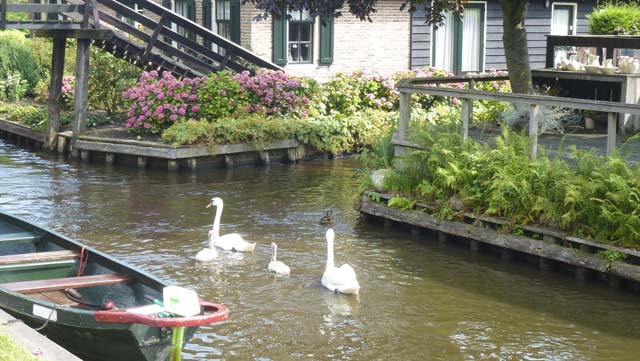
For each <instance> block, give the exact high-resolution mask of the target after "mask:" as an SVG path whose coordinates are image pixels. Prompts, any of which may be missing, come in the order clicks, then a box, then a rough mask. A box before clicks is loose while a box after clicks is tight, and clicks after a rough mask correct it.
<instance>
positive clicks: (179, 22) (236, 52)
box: [0, 0, 282, 150]
mask: <svg viewBox="0 0 640 361" xmlns="http://www.w3.org/2000/svg"><path fill="white" fill-rule="evenodd" d="M135 3H136V4H137V6H138V8H139V9H141V10H142V9H144V11H145V13H146V14H153V16H154V17H155V18H154V19H152V18H150V17H147V16H146V15H142V14H140V13H139V12H137V11H135V10H133V9H131V8H129V7H127V6H125V5H123V4H121V3H119V2H117V1H113V0H89V1H86V2H84V1H79V0H72V1H67V2H66V3H64V4H36V3H27V4H15V3H9V2H8V1H7V0H1V1H0V30H4V29H28V30H36V34H37V35H38V36H46V37H52V38H53V39H54V45H53V56H52V64H51V83H50V86H49V88H50V89H52V92H51V94H50V99H51V101H50V102H49V117H48V118H49V122H48V129H47V132H46V134H45V139H46V145H47V148H48V149H50V150H53V149H54V148H55V147H56V144H55V142H56V138H57V136H58V133H59V131H60V109H61V90H60V89H61V88H62V78H63V70H64V69H63V68H64V58H65V45H66V39H67V38H76V39H77V50H78V51H77V55H76V90H75V97H74V122H73V138H72V143H73V144H72V146H74V147H75V146H76V142H77V140H78V137H79V136H80V135H82V134H84V132H85V120H86V115H87V97H88V94H87V92H88V77H89V51H90V46H91V43H92V41H93V42H94V44H95V45H97V46H100V47H102V48H104V49H106V50H108V51H110V52H112V53H113V54H114V55H116V56H118V57H120V58H123V59H125V60H127V61H129V62H131V63H133V64H134V65H137V66H138V67H141V68H143V69H160V70H165V71H170V72H172V73H174V74H176V75H178V76H199V75H204V74H208V73H209V72H212V71H213V72H216V71H220V70H223V69H229V70H232V71H235V72H241V71H245V70H250V71H251V70H252V68H253V67H262V68H268V69H277V70H282V69H281V68H280V67H278V66H277V65H275V64H272V63H270V62H268V61H266V60H263V59H261V58H260V57H258V56H256V55H255V54H253V53H251V52H249V51H247V50H246V49H243V48H242V47H239V46H238V45H236V44H234V43H233V42H231V41H228V40H226V39H224V38H223V37H221V36H219V35H217V34H215V33H213V32H212V31H210V30H207V29H205V28H204V27H202V26H200V25H198V24H197V23H195V22H192V21H190V20H188V19H186V18H184V17H182V16H180V15H178V14H176V13H174V12H172V11H171V10H169V9H166V8H164V7H162V6H160V5H158V4H156V3H154V2H152V1H149V0H135ZM15 13H28V16H29V19H31V20H28V21H13V20H9V19H8V17H7V14H15ZM113 13H117V14H119V15H120V16H119V17H116V16H113V15H112V14H113ZM42 14H45V17H44V19H45V20H42V19H41V17H42ZM50 19H53V20H50ZM127 21H134V22H136V23H138V24H140V25H142V26H143V28H144V29H148V30H140V29H139V28H138V27H136V26H132V25H130V24H129V23H128V22H127ZM174 27H180V28H182V29H184V30H185V32H186V33H187V34H189V35H184V36H183V35H181V34H180V33H178V32H177V31H175V30H173V28H174ZM213 45H215V47H214V46H213ZM213 49H216V51H214V50H213Z"/></svg>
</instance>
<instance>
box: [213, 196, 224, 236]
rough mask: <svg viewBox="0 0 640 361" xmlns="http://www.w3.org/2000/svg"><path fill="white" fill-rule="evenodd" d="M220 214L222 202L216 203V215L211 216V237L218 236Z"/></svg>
mask: <svg viewBox="0 0 640 361" xmlns="http://www.w3.org/2000/svg"><path fill="white" fill-rule="evenodd" d="M221 216H222V204H218V205H216V216H215V217H214V218H213V229H212V230H213V237H214V238H219V237H220V217H221Z"/></svg>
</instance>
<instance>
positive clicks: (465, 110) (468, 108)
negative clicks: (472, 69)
mask: <svg viewBox="0 0 640 361" xmlns="http://www.w3.org/2000/svg"><path fill="white" fill-rule="evenodd" d="M475 84H476V82H475V80H473V79H471V80H469V90H473V89H474V88H475V86H476V85H475ZM460 113H461V115H462V127H461V129H460V131H461V133H462V140H463V141H466V140H467V138H469V124H470V123H472V122H473V99H467V98H463V99H462V109H461V112H460Z"/></svg>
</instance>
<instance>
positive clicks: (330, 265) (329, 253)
mask: <svg viewBox="0 0 640 361" xmlns="http://www.w3.org/2000/svg"><path fill="white" fill-rule="evenodd" d="M333 267H335V266H334V263H333V240H332V239H327V266H326V267H325V269H329V268H333Z"/></svg>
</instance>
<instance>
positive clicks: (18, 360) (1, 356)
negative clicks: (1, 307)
mask: <svg viewBox="0 0 640 361" xmlns="http://www.w3.org/2000/svg"><path fill="white" fill-rule="evenodd" d="M41 359H42V358H38V357H36V356H34V355H32V354H30V353H29V351H27V350H26V349H25V348H24V347H23V346H22V345H20V344H18V343H16V342H15V341H13V340H12V339H11V338H10V337H9V335H7V334H6V333H5V332H4V331H3V330H2V328H0V361H36V360H41Z"/></svg>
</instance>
